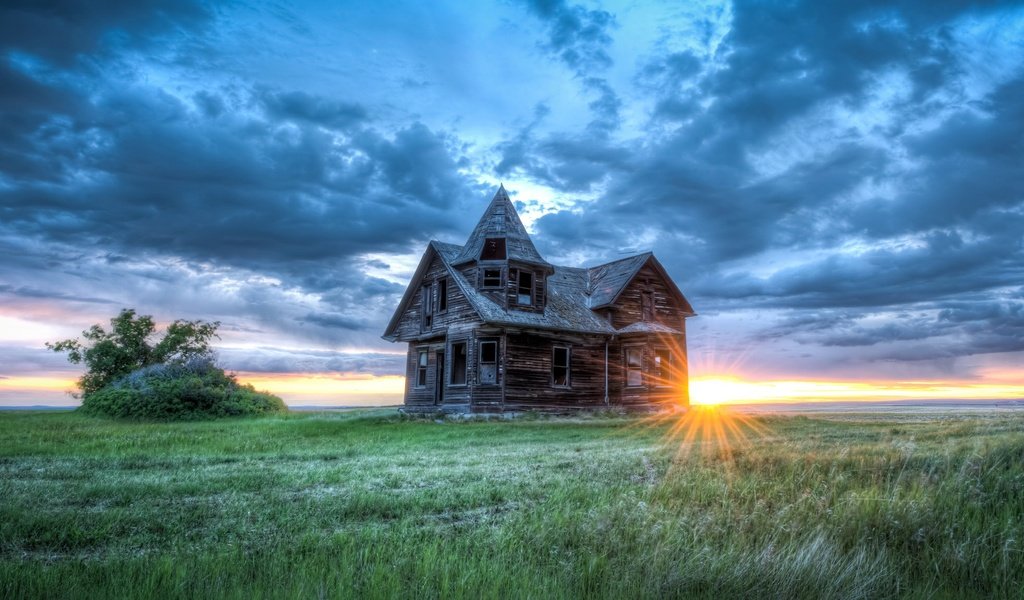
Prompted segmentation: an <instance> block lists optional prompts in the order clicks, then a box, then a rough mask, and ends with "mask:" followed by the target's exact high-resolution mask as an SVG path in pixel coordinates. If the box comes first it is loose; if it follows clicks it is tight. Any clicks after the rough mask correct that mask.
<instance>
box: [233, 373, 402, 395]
mask: <svg viewBox="0 0 1024 600" xmlns="http://www.w3.org/2000/svg"><path fill="white" fill-rule="evenodd" d="M237 375H238V380H239V381H241V382H242V383H249V384H252V386H253V387H255V388H256V389H258V390H265V391H268V392H271V393H273V394H299V395H305V396H339V395H346V394H358V395H365V394H381V395H396V396H401V395H402V394H403V393H404V392H405V377H402V376H400V375H384V376H376V375H368V376H353V375H335V374H319V373H246V372H239V373H237Z"/></svg>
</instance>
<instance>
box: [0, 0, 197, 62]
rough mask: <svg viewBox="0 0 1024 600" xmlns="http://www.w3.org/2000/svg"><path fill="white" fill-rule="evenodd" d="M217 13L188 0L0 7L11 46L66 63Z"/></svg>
mask: <svg viewBox="0 0 1024 600" xmlns="http://www.w3.org/2000/svg"><path fill="white" fill-rule="evenodd" d="M212 13H213V11H212V10H211V9H210V8H209V7H208V6H207V5H206V4H205V3H202V2H192V1H188V0H184V1H179V0H138V1H136V0H120V1H112V2H80V1H74V0H68V1H55V2H35V1H33V0H28V1H18V0H15V1H13V2H5V3H4V7H3V8H2V9H0V40H3V45H4V46H6V47H7V49H8V50H11V49H13V50H16V51H19V52H25V53H29V54H31V55H33V56H35V57H38V58H40V59H42V60H44V61H47V62H51V63H54V64H55V65H58V66H62V67H66V66H69V65H71V64H72V63H75V62H77V61H79V60H80V59H83V58H85V57H87V56H89V55H98V54H104V53H109V52H116V51H121V50H124V49H126V48H140V47H142V48H144V47H151V46H153V45H154V44H156V43H157V42H158V41H159V40H160V38H161V37H162V36H163V35H166V34H168V33H170V32H174V31H177V30H179V29H192V30H195V29H197V28H199V27H201V26H202V25H204V24H205V23H207V22H208V21H209V20H210V18H211V17H212Z"/></svg>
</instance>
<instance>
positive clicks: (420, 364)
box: [416, 350, 427, 387]
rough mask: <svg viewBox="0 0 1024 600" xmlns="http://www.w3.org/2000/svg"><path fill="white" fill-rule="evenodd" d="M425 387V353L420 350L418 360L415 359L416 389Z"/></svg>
mask: <svg viewBox="0 0 1024 600" xmlns="http://www.w3.org/2000/svg"><path fill="white" fill-rule="evenodd" d="M426 385H427V351H426V350H420V355H419V358H417V359H416V387H426Z"/></svg>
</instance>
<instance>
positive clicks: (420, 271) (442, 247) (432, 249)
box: [381, 240, 482, 341]
mask: <svg viewBox="0 0 1024 600" xmlns="http://www.w3.org/2000/svg"><path fill="white" fill-rule="evenodd" d="M460 250H462V246H457V245H455V244H445V243H444V242H438V241H436V240H431V242H430V243H429V244H427V249H426V250H424V251H423V256H422V257H420V263H419V265H417V267H416V272H415V273H413V276H412V280H411V281H409V286H408V287H406V288H405V294H404V295H403V296H402V301H401V302H399V303H398V308H396V309H395V314H393V315H392V316H391V320H390V321H389V322H388V326H387V328H385V329H384V335H382V336H381V337H383V338H384V339H390V340H392V341H393V340H394V339H395V329H396V328H397V327H398V322H399V321H400V320H401V319H402V315H404V314H405V310H406V309H407V308H408V307H409V303H410V302H412V299H413V295H414V294H415V293H416V292H417V290H419V289H420V284H421V282H422V281H423V276H424V275H426V273H427V270H428V269H430V263H431V262H432V261H433V259H434V256H440V257H441V262H442V263H444V265H445V268H446V269H447V270H448V272H449V275H452V276H455V275H456V274H458V275H461V274H460V273H459V272H458V271H456V270H455V269H453V268H452V267H451V259H452V258H453V257H454V256H456V255H457V254H458V253H459V251H460ZM460 278H461V279H463V280H465V278H464V277H460ZM459 287H460V288H464V287H465V286H462V285H460V286H459ZM474 291H475V290H474ZM462 293H463V294H466V290H465V289H462ZM466 295H467V297H468V294H466ZM470 304H473V302H472V300H471V301H470ZM477 312H478V314H479V311H477ZM480 316H481V317H482V315H480Z"/></svg>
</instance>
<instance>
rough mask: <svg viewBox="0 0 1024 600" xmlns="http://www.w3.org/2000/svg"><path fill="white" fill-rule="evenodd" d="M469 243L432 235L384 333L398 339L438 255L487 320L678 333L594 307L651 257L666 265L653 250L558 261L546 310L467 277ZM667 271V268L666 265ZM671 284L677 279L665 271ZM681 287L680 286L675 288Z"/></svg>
mask: <svg viewBox="0 0 1024 600" xmlns="http://www.w3.org/2000/svg"><path fill="white" fill-rule="evenodd" d="M464 250H465V249H464V248H463V247H462V246H458V245H456V244H445V243H443V242H438V241H431V242H430V244H429V245H428V246H427V251H426V252H424V253H423V258H422V259H420V264H419V266H418V267H417V268H416V273H415V275H413V278H412V281H411V282H410V283H409V287H408V288H407V289H406V291H405V296H403V297H402V301H401V302H400V303H399V305H398V308H397V309H396V310H395V314H394V316H393V317H392V318H391V322H390V323H388V327H387V329H386V330H385V331H384V336H383V337H384V338H385V339H391V340H394V339H395V333H394V332H395V328H396V327H397V326H398V322H399V320H400V319H401V317H402V315H403V314H404V313H405V311H406V308H407V307H408V304H409V302H411V301H412V298H413V294H415V292H416V290H418V289H419V287H420V284H421V280H422V279H423V276H424V275H425V274H426V272H427V270H428V269H429V268H430V263H431V261H432V260H433V258H434V256H435V255H436V256H438V257H440V259H441V261H442V263H444V265H445V269H446V270H447V272H448V277H449V279H450V280H451V281H452V282H453V283H454V284H455V286H456V287H457V288H458V289H459V291H460V292H461V293H462V295H463V296H465V298H466V300H467V301H468V302H469V304H470V306H472V307H473V309H474V311H475V312H476V313H477V316H479V318H480V320H481V321H483V322H484V323H489V324H494V325H505V326H513V327H515V326H519V327H525V328H533V329H550V330H555V331H573V332H576V333H598V334H615V333H678V331H676V330H675V329H673V328H671V327H667V326H664V325H660V324H657V323H641V324H633V325H630V326H628V327H625V328H623V329H621V330H616V329H615V328H614V327H612V325H611V324H610V323H609V322H608V321H607V320H605V319H604V318H602V317H601V316H600V315H599V314H598V313H596V312H594V310H593V309H592V307H593V308H599V306H598V305H597V304H596V299H599V298H602V299H603V298H610V300H609V301H608V302H607V303H605V304H604V305H602V306H607V305H608V304H612V303H614V302H615V300H616V299H617V298H618V296H619V295H620V294H621V292H622V290H623V289H624V288H625V287H626V285H628V284H629V282H630V281H632V279H633V277H635V276H636V273H637V272H638V271H639V270H640V268H641V267H643V265H645V264H647V261H648V260H651V261H653V265H654V266H655V268H656V269H659V270H661V265H660V264H659V263H658V262H657V259H655V258H654V255H653V254H651V253H650V252H645V253H643V254H638V255H636V256H630V257H628V258H624V259H621V260H617V261H614V262H611V263H608V264H604V265H598V266H596V267H591V268H590V269H578V268H574V267H562V266H553V267H552V269H553V272H552V273H551V275H549V276H548V277H547V303H546V304H545V306H544V312H543V313H534V312H524V311H518V310H506V309H505V308H504V307H503V306H501V305H500V304H498V303H497V302H495V301H493V300H491V299H490V298H489V297H487V296H486V295H484V294H483V293H481V292H480V291H479V290H477V289H476V287H475V286H474V285H473V284H472V282H470V281H469V280H468V279H466V276H465V275H463V274H462V272H461V271H459V270H458V269H456V268H455V266H454V261H455V260H456V259H457V258H458V257H459V256H461V255H462V253H463V251H464ZM662 272H663V271H662ZM663 276H664V277H665V278H666V281H668V282H669V285H670V286H671V287H672V289H676V288H675V284H674V283H672V280H671V279H669V278H668V276H667V275H663ZM676 291H678V290H676ZM679 297H680V298H681V300H682V302H683V304H684V310H686V311H687V312H689V313H690V314H693V310H692V308H691V307H690V304H689V303H688V302H687V301H686V298H684V297H683V296H682V294H681V293H680V294H679Z"/></svg>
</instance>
